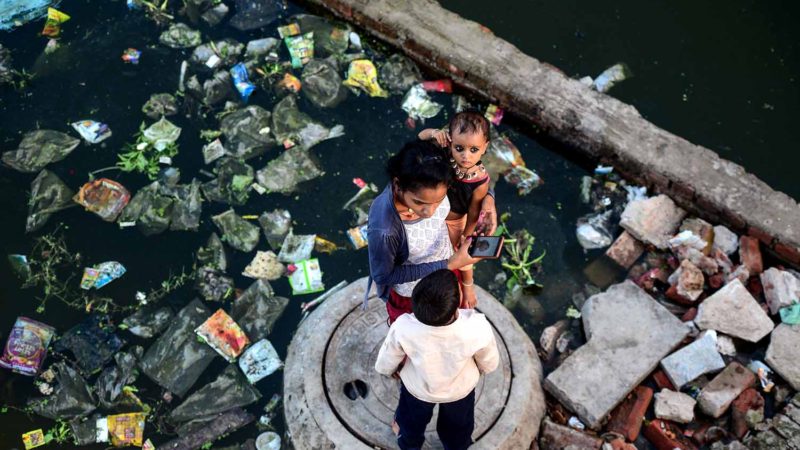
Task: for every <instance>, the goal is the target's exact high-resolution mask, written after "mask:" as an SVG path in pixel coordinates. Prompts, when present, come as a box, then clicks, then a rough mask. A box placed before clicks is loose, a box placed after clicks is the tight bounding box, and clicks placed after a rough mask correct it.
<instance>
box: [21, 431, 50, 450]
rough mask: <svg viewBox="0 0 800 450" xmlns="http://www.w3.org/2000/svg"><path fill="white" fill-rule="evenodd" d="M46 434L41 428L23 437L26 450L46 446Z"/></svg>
mask: <svg viewBox="0 0 800 450" xmlns="http://www.w3.org/2000/svg"><path fill="white" fill-rule="evenodd" d="M46 443H47V442H46V440H45V438H44V433H43V432H42V430H41V428H40V429H38V430H33V431H29V432H27V433H25V434H23V435H22V444H23V445H25V450H31V449H32V448H36V447H41V446H43V445H44V444H46Z"/></svg>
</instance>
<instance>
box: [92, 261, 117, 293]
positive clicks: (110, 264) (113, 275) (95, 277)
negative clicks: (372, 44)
mask: <svg viewBox="0 0 800 450" xmlns="http://www.w3.org/2000/svg"><path fill="white" fill-rule="evenodd" d="M124 274H125V266H123V265H122V264H120V263H118V262H116V261H107V262H103V263H100V264H98V265H96V266H94V267H87V268H85V269H83V278H81V289H85V290H89V289H92V288H95V289H100V288H102V287H103V286H105V285H107V284H108V283H111V282H112V281H114V280H116V279H117V278H119V277H121V276H122V275H124Z"/></svg>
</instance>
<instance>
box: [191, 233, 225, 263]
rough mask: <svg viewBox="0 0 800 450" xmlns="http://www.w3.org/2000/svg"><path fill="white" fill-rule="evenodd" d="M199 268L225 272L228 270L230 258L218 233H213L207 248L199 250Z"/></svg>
mask: <svg viewBox="0 0 800 450" xmlns="http://www.w3.org/2000/svg"><path fill="white" fill-rule="evenodd" d="M197 266H198V267H211V268H214V269H219V270H221V271H223V272H224V271H225V269H227V268H228V257H227V255H226V254H225V247H224V246H223V245H222V240H221V239H220V238H219V236H217V233H211V236H209V237H208V242H206V246H205V247H201V248H200V249H199V250H197Z"/></svg>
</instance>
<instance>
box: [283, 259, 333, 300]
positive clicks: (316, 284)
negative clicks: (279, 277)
mask: <svg viewBox="0 0 800 450" xmlns="http://www.w3.org/2000/svg"><path fill="white" fill-rule="evenodd" d="M293 266H294V267H295V270H294V272H292V274H291V275H290V276H289V285H290V286H292V295H303V294H313V293H314V292H322V291H324V290H325V285H324V284H323V283H322V269H321V268H320V266H319V260H318V259H317V258H312V259H306V260H303V261H299V262H297V263H295V264H293Z"/></svg>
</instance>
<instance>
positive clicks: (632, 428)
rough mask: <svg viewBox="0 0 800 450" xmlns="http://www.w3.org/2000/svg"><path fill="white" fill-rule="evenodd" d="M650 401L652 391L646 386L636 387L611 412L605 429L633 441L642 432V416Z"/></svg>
mask: <svg viewBox="0 0 800 450" xmlns="http://www.w3.org/2000/svg"><path fill="white" fill-rule="evenodd" d="M652 400H653V390H652V389H650V388H649V387H647V386H637V387H636V389H634V390H633V392H631V393H630V394H629V395H628V396H627V397H625V400H623V401H622V403H620V404H619V405H617V407H616V408H614V410H613V411H611V415H610V417H609V419H608V425H607V426H606V429H607V430H608V431H610V432H613V433H617V434H619V435H621V436H622V437H624V438H625V439H627V440H629V441H635V440H636V438H637V437H639V432H640V431H641V430H642V421H643V420H644V414H645V413H646V412H647V408H648V407H650V402H652Z"/></svg>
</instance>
